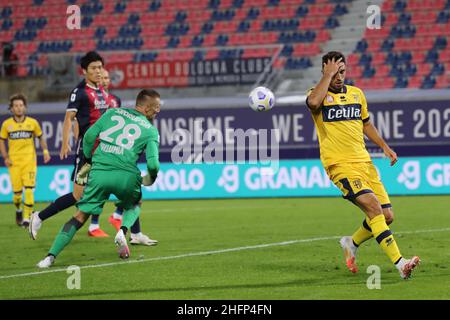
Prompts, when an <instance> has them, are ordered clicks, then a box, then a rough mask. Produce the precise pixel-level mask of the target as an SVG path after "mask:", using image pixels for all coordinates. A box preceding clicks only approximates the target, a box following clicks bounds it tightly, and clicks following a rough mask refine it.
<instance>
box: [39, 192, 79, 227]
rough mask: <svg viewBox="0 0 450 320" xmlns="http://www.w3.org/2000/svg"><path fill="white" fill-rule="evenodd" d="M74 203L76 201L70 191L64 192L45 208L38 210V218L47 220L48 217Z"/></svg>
mask: <svg viewBox="0 0 450 320" xmlns="http://www.w3.org/2000/svg"><path fill="white" fill-rule="evenodd" d="M75 203H77V200H76V199H75V198H74V197H73V194H72V192H71V193H68V194H65V195H63V196H61V197H59V198H58V199H56V200H55V201H53V202H52V203H50V205H49V206H48V207H47V208H45V209H44V210H42V211H41V212H39V218H40V219H41V220H42V221H44V220H47V219H48V218H50V217H52V216H54V215H55V214H57V213H58V212H60V211H63V210H65V209H67V208H69V207H71V206H73V205H74V204H75Z"/></svg>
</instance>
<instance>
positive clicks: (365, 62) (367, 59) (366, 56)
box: [358, 54, 372, 66]
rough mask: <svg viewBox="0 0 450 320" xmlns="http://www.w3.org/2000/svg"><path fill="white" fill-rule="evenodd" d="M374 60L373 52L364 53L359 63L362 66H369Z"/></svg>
mask: <svg viewBox="0 0 450 320" xmlns="http://www.w3.org/2000/svg"><path fill="white" fill-rule="evenodd" d="M371 62H372V55H371V54H362V55H361V57H360V58H359V63H358V64H359V65H360V66H367V65H370V63H371Z"/></svg>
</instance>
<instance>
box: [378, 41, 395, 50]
mask: <svg viewBox="0 0 450 320" xmlns="http://www.w3.org/2000/svg"><path fill="white" fill-rule="evenodd" d="M393 47H394V41H392V39H389V38H388V39H385V40H384V41H383V43H382V45H381V51H387V52H389V51H391V50H392V48H393Z"/></svg>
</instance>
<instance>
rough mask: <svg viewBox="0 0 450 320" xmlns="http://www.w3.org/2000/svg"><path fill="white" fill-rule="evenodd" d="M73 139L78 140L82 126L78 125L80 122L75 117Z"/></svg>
mask: <svg viewBox="0 0 450 320" xmlns="http://www.w3.org/2000/svg"><path fill="white" fill-rule="evenodd" d="M72 130H73V138H74V139H75V141H76V140H78V137H79V136H80V125H79V124H78V120H77V118H76V117H75V121H74V122H73V128H72Z"/></svg>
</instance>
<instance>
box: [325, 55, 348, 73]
mask: <svg viewBox="0 0 450 320" xmlns="http://www.w3.org/2000/svg"><path fill="white" fill-rule="evenodd" d="M343 66H344V62H342V58H339V59H337V60H334V58H333V59H331V60H328V61H327V62H326V63H324V64H323V74H326V75H330V76H332V77H334V75H335V74H336V73H338V71H339V69H340V68H342V67H343Z"/></svg>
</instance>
